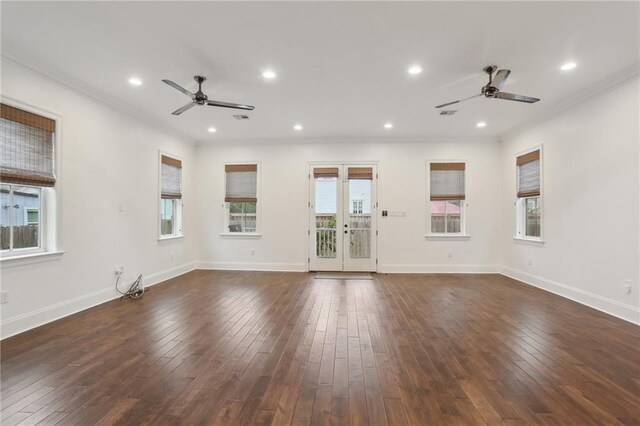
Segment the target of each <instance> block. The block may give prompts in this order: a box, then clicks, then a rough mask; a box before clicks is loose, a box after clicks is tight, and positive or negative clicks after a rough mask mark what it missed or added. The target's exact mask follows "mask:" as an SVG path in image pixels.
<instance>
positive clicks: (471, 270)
mask: <svg viewBox="0 0 640 426" xmlns="http://www.w3.org/2000/svg"><path fill="white" fill-rule="evenodd" d="M378 273H381V274H498V273H500V268H499V267H498V266H495V265H454V264H451V265H416V264H388V263H387V264H385V263H382V264H380V265H378Z"/></svg>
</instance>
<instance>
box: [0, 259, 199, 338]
mask: <svg viewBox="0 0 640 426" xmlns="http://www.w3.org/2000/svg"><path fill="white" fill-rule="evenodd" d="M194 269H195V264H194V263H187V264H184V265H181V266H177V267H175V268H171V269H166V270H164V271H160V272H156V273H155V274H151V275H147V276H143V283H144V285H145V287H150V286H153V285H155V284H159V283H161V282H163V281H166V280H168V279H171V278H175V277H177V276H179V275H182V274H185V273H187V272H190V271H193V270H194ZM134 279H135V278H134ZM131 283H133V279H131V280H127V281H125V282H123V283H122V284H121V285H120V286H119V287H120V288H125V287H126V284H129V285H130V284H131ZM120 296H121V294H120V293H118V292H116V290H115V288H114V286H113V285H111V286H109V287H108V288H104V289H102V290H98V291H95V292H93V293H89V294H85V295H83V296H79V297H76V298H73V299H70V300H65V301H64V302H60V303H56V304H55V305H51V306H47V307H45V308H41V309H37V310H35V311H32V312H27V313H25V314H22V315H18V316H15V317H13V318H8V319H6V320H5V321H3V322H2V323H1V324H0V330H1V335H2V339H6V338H8V337H11V336H14V335H16V334H19V333H23V332H25V331H28V330H31V329H32V328H36V327H39V326H41V325H44V324H47V323H50V322H52V321H55V320H58V319H61V318H64V317H67V316H69V315H73V314H75V313H78V312H80V311H84V310H85V309H89V308H93V307H94V306H97V305H101V304H103V303H105V302H109V301H110V300H114V299H117V298H118V297H120Z"/></svg>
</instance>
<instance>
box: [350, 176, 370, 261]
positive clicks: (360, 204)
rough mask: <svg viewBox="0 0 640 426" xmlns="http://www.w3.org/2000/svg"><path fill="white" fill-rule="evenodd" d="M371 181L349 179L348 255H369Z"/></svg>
mask: <svg viewBox="0 0 640 426" xmlns="http://www.w3.org/2000/svg"><path fill="white" fill-rule="evenodd" d="M371 183H372V181H371V180H369V179H349V257H351V258H352V259H368V258H369V257H371Z"/></svg>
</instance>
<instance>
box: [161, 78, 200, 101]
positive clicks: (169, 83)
mask: <svg viewBox="0 0 640 426" xmlns="http://www.w3.org/2000/svg"><path fill="white" fill-rule="evenodd" d="M162 81H164V82H165V83H167V84H168V85H169V86H171V87H173V88H174V89H176V90H177V91H179V92H182V93H184V94H185V95H187V96H189V97H190V98H191V99H194V98H195V97H196V95H194V94H193V93H191V92H190V91H188V90H187V89H185V88H184V87H182V86H180V85H179V84H176V83H174V82H173V81H171V80H162Z"/></svg>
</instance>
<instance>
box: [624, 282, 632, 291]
mask: <svg viewBox="0 0 640 426" xmlns="http://www.w3.org/2000/svg"><path fill="white" fill-rule="evenodd" d="M624 282H625V284H624V292H625V293H626V294H631V280H624Z"/></svg>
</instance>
